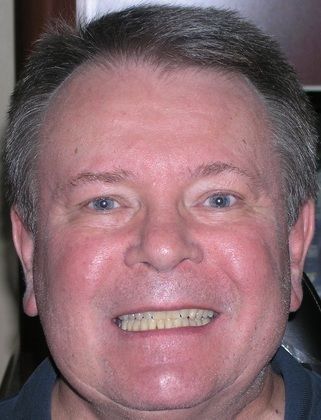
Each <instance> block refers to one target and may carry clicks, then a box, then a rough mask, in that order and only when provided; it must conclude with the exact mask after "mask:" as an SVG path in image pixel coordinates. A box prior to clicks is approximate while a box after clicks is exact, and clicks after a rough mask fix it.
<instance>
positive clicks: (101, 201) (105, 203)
mask: <svg viewBox="0 0 321 420" xmlns="http://www.w3.org/2000/svg"><path fill="white" fill-rule="evenodd" d="M89 207H91V208H92V209H93V210H98V211H107V210H113V209H115V208H117V207H119V204H118V203H117V201H115V200H114V199H112V198H109V197H99V198H96V199H94V200H93V201H91V202H90V203H89Z"/></svg>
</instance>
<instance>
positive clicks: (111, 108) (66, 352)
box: [25, 65, 290, 409]
mask: <svg viewBox="0 0 321 420" xmlns="http://www.w3.org/2000/svg"><path fill="white" fill-rule="evenodd" d="M42 138H43V143H42V149H41V153H40V155H39V168H38V173H39V179H40V180H41V181H40V199H39V201H40V202H41V207H40V209H39V218H38V231H37V235H36V241H35V243H36V245H35V249H34V260H33V261H34V266H33V271H34V274H33V278H32V276H31V275H29V277H27V282H28V284H29V286H28V287H29V289H27V298H26V299H25V310H26V312H27V313H29V314H35V313H36V312H39V314H40V317H41V320H42V323H43V326H44V330H45V332H46V337H47V340H48V344H49V347H50V350H51V352H52V355H53V357H54V360H55V361H56V364H57V366H58V368H59V370H60V371H61V372H62V374H63V376H64V377H65V378H66V380H67V382H68V383H69V384H71V386H72V387H73V388H74V389H75V390H77V392H79V394H80V395H82V396H84V397H85V398H86V399H88V400H90V401H95V402H96V403H99V404H101V405H104V404H108V402H109V401H110V400H112V401H117V402H119V403H120V404H123V405H125V406H129V407H137V408H142V407H143V408H147V409H154V408H173V407H176V406H178V407H182V406H190V405H194V404H197V403H198V402H200V401H203V400H204V401H205V400H207V399H209V398H210V397H212V398H213V400H214V401H215V398H216V399H217V400H218V399H222V398H223V399H224V398H228V396H229V398H230V397H231V396H234V397H235V396H237V395H239V394H241V392H243V391H244V389H246V388H247V387H249V386H250V385H251V384H252V383H253V382H255V378H256V377H257V376H258V374H259V372H260V370H261V369H262V367H263V366H264V365H266V364H267V362H268V361H269V360H270V358H271V357H272V355H273V354H274V352H275V351H276V349H277V347H278V345H279V342H280V339H281V337H282V334H283V329H284V325H285V322H286V318H287V312H288V309H289V304H290V280H289V278H290V276H289V271H290V268H289V263H288V261H289V258H288V251H287V233H286V232H287V229H286V225H285V213H284V210H282V208H283V200H282V199H281V196H280V190H279V187H278V184H279V177H280V171H279V165H278V161H277V157H276V156H275V154H274V153H273V150H272V147H271V141H270V133H269V129H268V123H267V121H266V114H265V110H264V106H263V104H262V102H261V100H260V98H259V97H258V96H257V94H256V93H255V92H254V90H253V89H252V88H251V87H250V85H249V84H247V83H246V82H245V81H244V80H241V79H238V78H236V77H234V76H223V75H219V74H215V73H214V74H213V73H209V72H205V71H194V70H191V69H190V70H185V71H176V72H172V73H168V74H164V73H161V72H160V71H159V72H156V71H155V70H151V69H150V68H148V67H147V66H146V67H143V66H136V67H134V65H133V66H129V67H128V68H127V69H124V68H118V69H117V70H116V71H112V70H106V69H105V68H103V67H91V68H89V69H85V70H83V71H82V72H80V73H78V74H77V75H75V76H73V77H72V78H71V79H70V80H69V81H68V82H67V83H66V84H65V85H64V86H63V87H62V88H61V89H60V92H59V93H58V95H57V96H56V97H55V98H54V100H53V103H52V105H51V108H50V109H49V111H48V113H47V115H46V118H45V122H44V129H43V131H42ZM28 279H29V280H28ZM28 290H29V291H28ZM33 293H35V295H36V301H35V300H34V294H33ZM191 309H197V311H198V315H197V316H196V318H197V317H198V318H199V319H200V322H196V321H195V322H194V324H204V325H198V326H197V325H194V326H193V325H192V326H191V325H190V324H193V318H194V316H195V311H191ZM201 310H205V311H210V312H203V313H202V312H200V311H201ZM166 311H178V312H177V313H176V314H175V313H174V312H168V313H166ZM156 312H157V314H156ZM128 314H129V315H130V316H129V318H130V319H134V318H135V319H136V321H137V322H136V323H134V322H132V323H130V322H129V323H127V324H126V322H125V321H124V319H126V317H123V315H128ZM131 314H136V315H135V316H134V315H131ZM139 314H143V315H139ZM142 318H143V320H142ZM167 318H172V319H174V320H172V321H170V322H169V321H166V319H167ZM160 319H163V322H161V321H160ZM175 319H177V320H175ZM190 319H191V320H192V321H191V320H190ZM175 323H176V324H175ZM128 325H129V326H128ZM134 325H135V326H134ZM157 325H158V326H159V328H163V327H164V326H166V325H167V326H169V327H171V328H168V329H157V328H156V329H152V328H154V327H156V326H157ZM176 325H178V326H180V327H177V328H173V327H174V326H176ZM184 325H189V326H185V327H184ZM121 327H122V328H123V329H122V328H121ZM127 328H134V329H138V331H128V330H126V329H127ZM141 329H145V331H140V330H141ZM146 329H147V330H146Z"/></svg>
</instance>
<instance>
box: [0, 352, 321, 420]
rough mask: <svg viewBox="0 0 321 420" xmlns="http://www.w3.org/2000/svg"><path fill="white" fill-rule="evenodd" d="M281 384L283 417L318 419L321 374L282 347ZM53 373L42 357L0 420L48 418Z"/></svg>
mask: <svg viewBox="0 0 321 420" xmlns="http://www.w3.org/2000/svg"><path fill="white" fill-rule="evenodd" d="M272 366H273V369H274V371H275V372H277V373H279V374H280V375H281V376H282V377H283V380H284V384H285V400H286V404H285V420H320V419H321V377H320V376H319V375H317V374H315V373H313V372H310V371H308V370H306V369H305V368H303V367H302V366H301V365H300V364H299V363H298V362H297V361H296V360H295V359H294V358H293V357H292V356H290V355H289V354H288V352H287V351H285V350H284V349H283V348H280V349H279V350H278V352H277V354H276V356H275V357H274V359H273V361H272ZM56 379H57V373H56V371H55V369H54V367H53V365H52V364H51V362H50V361H49V360H48V359H46V360H45V361H44V362H42V364H41V365H40V366H39V367H38V368H37V369H36V370H35V372H34V373H33V374H32V375H31V377H30V378H29V380H28V381H27V382H26V383H25V385H24V386H23V387H22V388H21V390H20V392H19V393H18V394H17V395H16V396H14V397H12V398H9V399H6V400H3V401H2V402H0V419H1V420H50V418H51V416H50V405H51V393H52V390H53V387H54V384H55V381H56Z"/></svg>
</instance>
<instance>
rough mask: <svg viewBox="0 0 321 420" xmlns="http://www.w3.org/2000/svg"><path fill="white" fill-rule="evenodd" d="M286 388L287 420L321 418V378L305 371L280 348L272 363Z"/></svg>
mask: <svg viewBox="0 0 321 420" xmlns="http://www.w3.org/2000/svg"><path fill="white" fill-rule="evenodd" d="M272 367H273V369H274V370H275V371H276V372H277V373H278V374H279V375H281V376H282V378H283V381H284V386H285V413H286V415H285V420H288V419H289V420H290V419H291V420H294V419H298V420H299V419H309V420H314V419H315V420H316V419H320V418H321V376H319V375H318V374H316V373H314V372H311V371H309V370H307V369H305V368H304V367H303V366H302V365H300V364H299V363H298V362H297V361H296V360H295V359H294V358H293V357H292V356H291V355H290V354H289V353H288V352H287V351H286V350H284V349H283V348H280V349H279V350H278V352H277V354H276V356H275V358H274V360H273V361H272Z"/></svg>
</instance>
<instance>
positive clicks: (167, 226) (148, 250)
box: [125, 215, 203, 272]
mask: <svg viewBox="0 0 321 420" xmlns="http://www.w3.org/2000/svg"><path fill="white" fill-rule="evenodd" d="M165 217H166V216H165ZM165 217H164V215H163V220H160V219H159V218H156V217H152V216H151V215H150V217H148V218H147V220H146V219H145V220H144V222H142V224H141V226H140V228H139V234H138V236H139V240H138V242H137V243H136V244H135V245H133V246H130V247H129V248H128V249H127V251H126V255H125V262H126V264H127V266H129V267H133V266H134V265H136V264H145V265H147V266H149V267H151V268H153V269H154V270H156V271H158V272H167V271H170V270H172V269H174V268H175V267H177V266H178V265H179V264H180V263H182V262H183V261H187V260H189V261H191V262H194V263H199V262H201V261H202V259H203V253H202V249H201V246H200V244H198V243H197V242H195V241H193V240H192V238H191V237H190V233H189V229H188V224H187V223H186V222H185V221H183V220H181V219H180V218H179V217H176V218H173V217H167V218H166V219H165ZM164 219H165V220H164ZM173 219H174V220H173Z"/></svg>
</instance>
